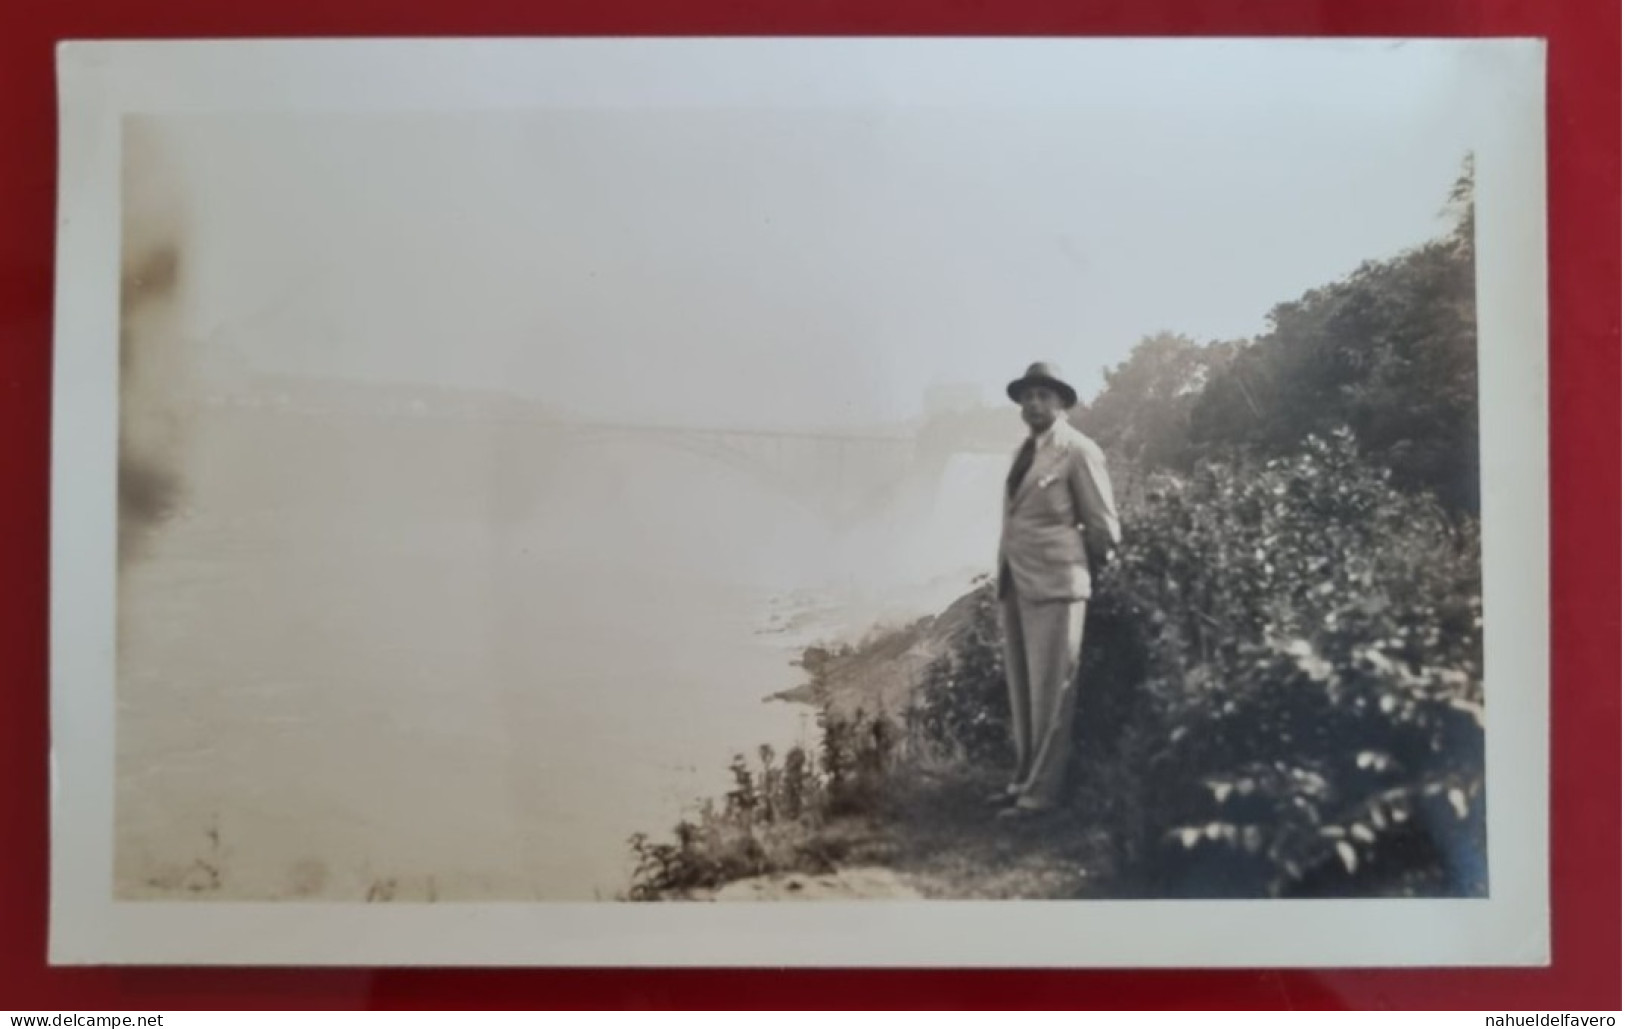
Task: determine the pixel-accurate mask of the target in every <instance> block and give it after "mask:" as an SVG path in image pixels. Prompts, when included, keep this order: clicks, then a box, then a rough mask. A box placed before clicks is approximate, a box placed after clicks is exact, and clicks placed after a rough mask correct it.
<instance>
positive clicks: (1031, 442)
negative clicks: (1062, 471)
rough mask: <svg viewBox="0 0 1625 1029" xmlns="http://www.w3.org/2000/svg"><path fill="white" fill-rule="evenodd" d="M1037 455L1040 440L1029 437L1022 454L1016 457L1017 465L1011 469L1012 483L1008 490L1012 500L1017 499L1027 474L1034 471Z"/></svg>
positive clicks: (1010, 482)
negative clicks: (1018, 491) (1017, 493)
mask: <svg viewBox="0 0 1625 1029" xmlns="http://www.w3.org/2000/svg"><path fill="white" fill-rule="evenodd" d="M1037 453H1038V440H1037V439H1035V438H1034V437H1032V436H1028V437H1027V442H1025V443H1023V444H1022V445H1021V453H1019V454H1017V455H1016V463H1015V464H1014V465H1012V466H1011V467H1010V481H1009V483H1008V484H1007V487H1006V488H1007V489H1008V490H1009V494H1010V496H1011V497H1012V498H1014V497H1015V495H1016V490H1018V489H1020V488H1021V480H1022V479H1025V478H1026V477H1027V472H1028V471H1030V470H1031V469H1032V466H1033V457H1034V456H1035V455H1036V454H1037Z"/></svg>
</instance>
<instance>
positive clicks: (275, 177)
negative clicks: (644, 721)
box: [153, 62, 1470, 426]
mask: <svg viewBox="0 0 1625 1029" xmlns="http://www.w3.org/2000/svg"><path fill="white" fill-rule="evenodd" d="M1351 67H1353V68H1358V67H1359V66H1358V65H1347V64H1344V65H1340V66H1339V68H1340V69H1341V70H1337V71H1336V72H1335V73H1334V72H1333V71H1326V72H1325V73H1324V74H1318V73H1316V72H1315V70H1314V67H1313V65H1305V64H1303V63H1302V62H1300V63H1299V66H1298V68H1297V71H1296V72H1295V73H1294V76H1295V77H1293V78H1292V79H1290V80H1289V79H1273V80H1272V79H1270V78H1268V77H1267V76H1266V77H1264V78H1262V79H1259V78H1256V77H1255V78H1253V79H1250V80H1248V81H1235V80H1232V79H1227V78H1224V77H1214V78H1211V79H1207V80H1204V79H1202V78H1201V77H1200V76H1195V75H1189V74H1187V75H1185V76H1184V77H1183V78H1179V77H1177V76H1176V78H1177V82H1175V84H1174V85H1173V86H1171V87H1170V89H1169V90H1168V91H1166V92H1164V93H1163V94H1161V95H1145V94H1143V93H1142V94H1140V95H1139V96H1138V98H1137V99H1136V98H1135V95H1134V94H1129V95H1109V94H1108V93H1107V92H1105V91H1104V90H1103V91H1102V93H1101V95H1100V96H1099V98H1098V101H1095V102H1090V103H1078V102H1074V103H1072V104H1070V105H1069V106H1067V107H1065V108H1059V107H1057V108H1051V109H1043V108H1040V107H1038V106H1034V107H1033V108H1030V109H1027V110H1019V111H1014V112H1012V111H981V112H970V111H962V112H956V111H953V110H947V109H918V108H915V109H884V108H880V107H878V106H877V107H876V108H875V109H873V110H869V111H863V110H790V109H784V110H763V109H757V110H749V109H728V110H723V109H717V110H701V111H686V112H685V111H619V112H612V111H591V112H588V111H581V112H542V111H538V112H534V113H493V114H486V115H477V116H470V115H446V114H425V115H400V116H378V115H371V116H346V115H329V116H320V117H316V116H306V117H301V118H298V119H290V118H287V117H274V116H264V115H259V116H249V115H244V116H237V117H233V118H231V119H224V118H211V119H192V120H180V119H171V120H167V121H165V122H163V123H162V124H161V125H160V126H155V128H157V129H158V130H159V131H158V132H157V133H156V134H155V136H154V140H153V141H154V142H155V143H156V144H157V148H156V149H157V152H159V153H160V154H161V155H162V158H163V160H164V163H165V166H166V168H167V169H168V170H167V171H166V173H165V174H166V175H170V176H173V180H174V182H175V183H177V184H179V186H180V188H181V189H182V190H183V195H184V207H185V217H186V221H187V224H188V226H189V235H188V239H187V241H186V244H185V246H186V268H187V269H188V278H187V281H186V289H187V300H188V310H189V322H190V324H191V327H192V331H193V333H194V334H195V335H197V336H199V337H201V338H204V339H206V340H209V341H211V342H212V343H214V344H221V343H229V344H230V345H231V346H233V347H235V348H237V349H238V350H239V351H240V352H241V353H242V354H243V355H244V356H245V357H246V358H247V360H248V361H249V363H250V364H251V365H253V366H254V367H257V368H259V369H262V370H266V371H292V372H299V373H302V374H317V375H339V376H352V377H361V378H371V379H389V380H394V381H412V382H435V383H445V384H456V385H470V386H482V387H497V388H502V389H508V390H512V391H514V392H518V393H522V394H526V395H529V396H533V397H536V398H540V399H542V400H545V401H547V402H550V403H553V404H556V405H558V406H560V407H562V408H568V409H570V410H574V411H578V412H581V413H582V414H584V415H587V416H589V417H593V418H599V419H608V420H617V421H621V420H638V421H643V422H648V423H657V424H669V423H684V424H728V425H748V426H809V425H830V424H836V423H843V422H844V423H849V424H857V423H866V422H873V421H877V420H890V419H896V418H906V417H909V416H912V415H914V414H916V413H917V412H918V410H919V405H920V400H921V396H922V394H923V391H924V390H925V389H926V387H927V386H929V385H931V384H933V383H939V382H973V383H977V384H979V385H981V386H982V388H983V389H984V392H985V395H986V397H987V399H989V400H993V399H995V398H997V397H998V396H999V391H1000V389H1001V387H1002V384H1003V383H1004V382H1005V381H1007V380H1008V379H1009V378H1011V377H1013V376H1014V375H1015V374H1017V373H1018V372H1019V371H1020V370H1021V368H1022V367H1024V366H1025V365H1026V363H1027V362H1029V361H1031V360H1034V359H1038V358H1045V359H1050V360H1054V361H1057V362H1059V363H1060V364H1061V365H1062V367H1063V368H1065V369H1067V370H1068V371H1069V372H1070V373H1071V376H1072V378H1073V379H1074V381H1075V382H1076V383H1077V384H1078V386H1079V387H1080V389H1081V390H1082V391H1083V392H1084V393H1085V394H1086V395H1087V394H1090V393H1092V392H1093V391H1094V390H1095V388H1096V387H1097V386H1098V384H1099V382H1100V369H1101V367H1102V366H1104V365H1107V364H1111V363H1115V362H1116V361H1118V360H1121V359H1122V358H1123V356H1124V355H1125V354H1126V353H1127V351H1128V350H1129V349H1130V347H1132V346H1133V344H1134V343H1135V341H1136V340H1137V339H1139V338H1140V337H1141V336H1142V335H1145V334H1148V333H1151V332H1155V331H1157V330H1161V329H1170V330H1174V331H1177V332H1183V333H1187V334H1190V335H1192V336H1194V337H1196V338H1198V339H1201V340H1209V339H1216V338H1232V337H1238V336H1249V335H1252V334H1254V333H1257V332H1259V331H1261V330H1262V328H1263V325H1264V316H1265V314H1266V313H1267V312H1268V310H1269V309H1270V307H1271V306H1273V305H1274V304H1276V303H1278V302H1280V301H1283V300H1288V299H1292V298H1294V297H1296V296H1298V295H1299V294H1300V293H1302V292H1303V291H1304V290H1305V289H1308V288H1310V287H1313V286H1316V285H1319V284H1322V283H1325V282H1327V281H1329V280H1331V279H1334V278H1336V277H1338V276H1340V275H1342V274H1345V273H1347V272H1348V271H1350V270H1352V269H1353V268H1354V267H1355V266H1356V265H1358V264H1359V263H1360V262H1361V261H1362V260H1365V259H1368V258H1380V257H1385V256H1389V255H1392V254H1394V253H1395V252H1397V251H1399V250H1401V249H1403V248H1405V247H1408V246H1411V245H1414V244H1416V243H1419V242H1422V241H1423V240H1425V239H1428V238H1430V237H1432V236H1435V235H1437V234H1438V233H1439V232H1440V231H1442V229H1443V228H1444V223H1443V222H1442V220H1441V219H1440V211H1441V208H1442V207H1443V205H1444V201H1445V199H1446V194H1447V193H1448V190H1449V188H1450V185H1451V183H1452V181H1453V179H1454V178H1455V176H1456V174H1457V172H1458V170H1459V166H1460V162H1461V159H1462V157H1463V155H1464V154H1465V153H1466V151H1467V150H1468V149H1469V146H1470V143H1469V138H1468V133H1467V129H1466V128H1465V127H1461V126H1459V125H1458V122H1459V119H1457V118H1456V117H1454V113H1453V110H1452V108H1451V106H1450V102H1449V94H1448V91H1447V90H1441V89H1436V88H1430V87H1429V83H1430V81H1431V79H1430V76H1432V75H1434V74H1435V70H1434V69H1431V68H1430V67H1429V66H1428V64H1427V63H1426V62H1416V63H1415V67H1414V68H1413V73H1414V75H1415V78H1414V79H1412V80H1407V79H1406V78H1405V76H1404V75H1403V74H1396V69H1394V68H1392V67H1388V68H1386V69H1385V73H1384V75H1383V76H1382V77H1381V78H1380V80H1378V79H1374V78H1372V77H1371V76H1369V75H1360V74H1351V73H1350V72H1349V68H1351ZM1403 71H1404V67H1400V68H1399V69H1398V72H1403Z"/></svg>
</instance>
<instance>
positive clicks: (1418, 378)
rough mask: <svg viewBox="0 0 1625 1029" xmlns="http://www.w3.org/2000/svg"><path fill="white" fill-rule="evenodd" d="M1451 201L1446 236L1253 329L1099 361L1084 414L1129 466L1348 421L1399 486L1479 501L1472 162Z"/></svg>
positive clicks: (1219, 452)
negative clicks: (1107, 364) (1256, 332)
mask: <svg viewBox="0 0 1625 1029" xmlns="http://www.w3.org/2000/svg"><path fill="white" fill-rule="evenodd" d="M1448 210H1449V212H1450V213H1451V214H1452V215H1453V216H1454V219H1455V221H1454V227H1453V229H1452V230H1451V231H1450V232H1449V233H1448V234H1447V235H1445V236H1444V237H1443V238H1441V239H1437V240H1434V241H1432V242H1429V243H1427V244H1424V245H1422V246H1420V247H1417V248H1415V249H1413V250H1410V251H1407V252H1405V253H1403V254H1400V255H1399V256H1398V257H1395V258H1393V259H1391V260H1386V261H1370V262H1367V263H1366V264H1364V265H1361V266H1360V267H1359V268H1358V269H1357V270H1355V271H1354V272H1353V273H1352V274H1351V275H1349V276H1347V277H1346V278H1344V279H1342V280H1340V281H1338V282H1334V283H1332V284H1330V285H1327V286H1324V287H1321V288H1318V289H1313V290H1310V291H1309V292H1307V293H1305V294H1304V295H1303V296H1302V297H1300V298H1299V299H1297V300H1294V301H1290V302H1288V303H1283V304H1280V305H1278V306H1277V307H1276V308H1275V309H1274V310H1273V311H1272V312H1270V315H1269V328H1268V331H1267V332H1265V333H1264V334H1263V335H1262V336H1260V337H1258V338H1257V339H1254V340H1251V341H1247V342H1225V343H1213V344H1210V345H1207V346H1201V345H1198V344H1197V343H1195V342H1194V341H1192V340H1190V339H1188V338H1185V337H1183V336H1175V335H1170V334H1167V333H1162V334H1159V335H1156V336H1151V337H1148V338H1147V339H1145V340H1142V341H1141V343H1140V344H1139V346H1138V347H1136V348H1135V350H1134V351H1133V353H1132V354H1130V356H1129V358H1128V359H1127V360H1126V361H1124V362H1123V363H1122V364H1120V365H1118V366H1117V367H1116V368H1115V369H1110V370H1108V371H1107V372H1106V388H1105V389H1104V390H1103V391H1102V392H1101V394H1100V395H1099V396H1098V397H1096V398H1095V399H1094V400H1093V401H1092V402H1091V403H1090V404H1089V405H1088V406H1087V407H1085V408H1082V409H1081V410H1080V411H1079V412H1078V414H1077V417H1076V419H1075V420H1076V421H1077V423H1078V425H1079V427H1080V428H1082V429H1083V430H1084V431H1085V432H1087V433H1089V434H1090V435H1092V436H1094V437H1095V439H1096V440H1098V441H1099V442H1100V443H1101V444H1102V445H1104V446H1106V447H1107V448H1108V449H1111V450H1115V451H1117V452H1118V453H1119V454H1120V455H1121V456H1123V457H1125V458H1127V459H1128V460H1130V461H1132V462H1134V463H1136V464H1138V465H1141V466H1143V467H1147V468H1169V469H1177V470H1189V469H1190V468H1191V467H1192V466H1193V465H1194V464H1195V462H1196V461H1197V460H1199V459H1201V458H1203V457H1223V456H1226V455H1228V454H1230V453H1233V452H1234V451H1236V450H1238V449H1241V450H1246V451H1248V452H1252V453H1262V454H1283V453H1286V452H1288V451H1290V450H1292V449H1294V448H1296V446H1297V445H1298V443H1299V442H1300V441H1301V440H1302V439H1303V438H1304V437H1305V436H1307V435H1310V434H1311V433H1318V434H1321V435H1325V434H1327V433H1329V432H1331V431H1332V430H1334V429H1338V428H1341V427H1348V428H1350V429H1351V430H1352V431H1353V432H1354V435H1355V438H1356V439H1357V440H1358V441H1359V444H1360V448H1361V451H1362V452H1363V453H1364V454H1365V455H1366V456H1367V457H1368V458H1369V459H1371V460H1373V461H1374V462H1376V463H1377V464H1380V465H1381V466H1383V467H1386V468H1388V469H1390V470H1391V471H1392V472H1393V473H1394V475H1395V478H1396V481H1397V482H1398V483H1399V484H1400V485H1402V486H1403V487H1405V488H1407V489H1428V490H1430V491H1432V492H1434V493H1435V495H1437V496H1438V497H1439V498H1440V499H1441V500H1443V501H1444V502H1445V503H1446V504H1447V505H1449V506H1451V507H1454V508H1458V509H1461V510H1469V511H1473V510H1477V508H1478V449H1477V438H1478V372H1477V368H1478V365H1477V356H1476V345H1477V321H1476V315H1475V291H1474V283H1473V204H1472V166H1471V163H1470V162H1469V164H1468V165H1467V166H1466V168H1465V169H1464V171H1463V174H1462V177H1461V179H1460V180H1459V181H1458V182H1457V183H1456V186H1455V189H1454V190H1453V191H1452V192H1451V195H1450V204H1449V208H1448Z"/></svg>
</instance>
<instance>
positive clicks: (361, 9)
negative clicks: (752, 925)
mask: <svg viewBox="0 0 1625 1029" xmlns="http://www.w3.org/2000/svg"><path fill="white" fill-rule="evenodd" d="M623 34H649V35H768V34H774V35H777V34H784V35H867V34H876V35H916V34H917V35H1232V36H1234V35H1269V36H1291V35H1337V36H1491V35H1517V36H1544V37H1546V38H1548V39H1549V40H1550V50H1549V60H1550V72H1549V137H1550V143H1549V184H1550V197H1551V200H1550V242H1551V410H1552V432H1551V438H1552V465H1551V490H1552V505H1553V537H1552V541H1551V554H1552V563H1551V571H1552V589H1553V602H1552V619H1553V626H1552V654H1553V657H1552V665H1553V668H1552V671H1553V679H1552V701H1553V706H1552V711H1553V716H1552V735H1553V741H1552V742H1553V747H1552V753H1553V760H1554V767H1553V775H1552V804H1551V813H1552V822H1553V826H1552V839H1553V850H1552V884H1553V890H1552V893H1553V930H1554V963H1553V965H1552V967H1550V968H1547V969H1533V970H1516V969H1488V970H1407V971H1347V972H1343V971H1335V972H1294V971H1288V972H1274V971H1269V972H1264V971H1251V972H1247V971H1226V972H1212V971H1177V972H1131V973H1121V972H1111V973H1108V972H962V971H946V970H944V971H908V972H854V971H844V972H843V971H784V972H780V971H655V972H648V971H642V972H639V971H617V970H594V971H553V970H540V971H538V970H478V971H440V970H402V971H395V970H387V971H371V970H347V969H346V970H336V969H335V970H317V971H298V970H267V969H250V970H242V969H238V970H233V969H148V968H123V969H87V968H78V969H71V968H70V969H53V968H48V967H47V966H46V965H45V933H46V916H47V894H48V877H47V847H48V828H47V785H46V754H47V740H48V738H49V736H48V722H47V660H46V657H47V652H46V631H47V609H46V598H47V590H48V577H47V572H48V568H47V549H46V542H47V532H48V526H49V488H48V481H49V468H50V457H49V435H50V428H49V426H50V406H51V337H50V331H51V316H50V311H51V296H52V259H53V235H52V224H53V217H54V210H55V196H56V181H55V162H56V128H55V121H56V114H55V111H56V107H55V105H56V94H55V87H54V79H53V74H54V72H53V53H52V49H53V43H54V42H55V41H56V40H59V39H71V38H140V37H147V38H151V37H172V38H184V37H212V36H239V37H240V36H308V35H335V36H351V35H393V36H404V35H412V36H416V35H623ZM1619 39H1620V11H1619V5H1618V4H1617V3H1612V2H1610V0H1564V2H1550V0H1436V2H1432V3H1417V2H1415V0H1348V2H1342V3H1332V2H1329V0H1321V2H1318V3H1317V2H1311V0H1280V2H1271V0H952V2H948V0H803V2H801V3H787V2H783V3H771V4H764V3H754V2H751V0H608V2H604V0H413V2H411V3H400V2H398V0H364V2H356V0H352V2H348V3H346V2H343V0H277V2H276V3H260V4H226V3H220V2H219V0H185V2H177V0H169V2H163V0H150V2H146V3H130V2H129V0H69V2H61V0H57V2H51V0H10V2H8V3H6V4H4V5H3V6H0V141H3V142H0V484H3V485H0V576H3V579H0V690H3V697H4V707H3V709H0V784H3V786H0V1010H3V1009H25V1010H62V1011H73V1010H79V1011H85V1010H92V1009H124V1010H145V1011H153V1010H166V1009H186V1008H239V1007H241V1008H272V1007H292V1008H350V1007H369V1006H370V1007H424V1008H434V1007H440V1008H453V1007H469V1008H533V1007H555V1006H557V1007H570V1006H586V1005H590V1006H594V1007H612V1008H613V1007H664V1006H678V1005H683V1006H687V1005H706V1006H720V1007H730V1006H743V1005H772V1006H797V1007H821V1006H828V1005H840V1006H865V1007H891V1006H955V1007H979V1006H991V1005H998V1006H1034V1007H1038V1006H1044V1007H1055V1006H1065V1007H1085V1008H1137V1007H1191V1008H1228V1007H1246V1008H1253V1007H1356V1008H1375V1007H1398V1008H1410V1007H1436V1008H1464V1009H1497V1010H1512V1011H1516V1010H1520V1009H1559V1008H1562V1009H1570V1010H1574V1009H1600V1008H1610V1009H1618V1008H1619V1007H1620V870H1621V866H1620V820H1619V819H1620V767H1621V766H1620V735H1619V730H1620V662H1619V656H1620V649H1619V646H1620V621H1619V614H1620V591H1619V586H1620V579H1619V568H1620V479H1619V468H1620V460H1619V459H1620V451H1619V449H1618V440H1619V439H1620V419H1619V414H1620V406H1619V404H1620V394H1619V392H1618V389H1617V384H1618V383H1619V382H1620V320H1619V315H1620V236H1619V229H1620V135H1619V132H1620V49H1619V42H1618V41H1619ZM1491 416H1493V413H1491ZM1532 485H1533V484H1532ZM1532 542H1533V541H1532ZM1529 842H1530V845H1531V846H1534V845H1538V844H1539V842H1540V841H1536V840H1530V841H1529ZM1246 931H1247V928H1246V926H1245V925H1238V926H1237V932H1238V933H1244V932H1246Z"/></svg>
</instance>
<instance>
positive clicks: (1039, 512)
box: [999, 418, 1121, 600]
mask: <svg viewBox="0 0 1625 1029" xmlns="http://www.w3.org/2000/svg"><path fill="white" fill-rule="evenodd" d="M1017 453H1018V455H1019V453H1020V451H1019V450H1018V451H1017ZM1120 538H1121V537H1120V529H1119V526H1118V521H1117V505H1116V503H1115V502H1114V501H1113V499H1112V484H1111V480H1110V479H1109V478H1108V477H1107V475H1106V455H1105V454H1103V453H1102V452H1101V449H1100V447H1099V445H1097V444H1096V443H1095V441H1094V440H1092V439H1090V438H1089V437H1088V436H1085V435H1084V434H1083V433H1081V432H1079V431H1078V430H1077V429H1074V428H1073V427H1072V426H1071V425H1070V424H1068V423H1067V421H1066V420H1065V419H1064V418H1060V419H1057V420H1056V422H1055V424H1054V425H1053V426H1051V427H1050V429H1049V430H1048V431H1047V432H1045V433H1044V434H1043V435H1041V436H1040V437H1038V445H1037V449H1036V452H1035V454H1034V456H1033V464H1032V467H1031V468H1030V469H1029V470H1028V471H1027V475H1026V477H1025V478H1024V479H1022V481H1021V485H1020V486H1018V487H1017V488H1016V492H1015V495H1014V496H1010V494H1009V492H1008V491H1006V494H1005V502H1004V530H1003V532H1002V533H1001V534H1000V537H999V582H1000V591H1001V592H1003V591H1004V589H1005V587H1006V585H1013V586H1014V587H1015V590H1016V594H1017V595H1018V596H1020V597H1022V598H1023V599H1026V600H1087V599H1089V592H1090V576H1089V562H1090V557H1089V556H1090V554H1094V555H1096V557H1097V558H1099V557H1100V556H1102V555H1104V554H1106V553H1108V552H1110V550H1111V549H1112V548H1113V547H1115V546H1116V545H1117V543H1118V541H1119V539H1120ZM1007 570H1008V578H1007V577H1006V571H1007Z"/></svg>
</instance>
